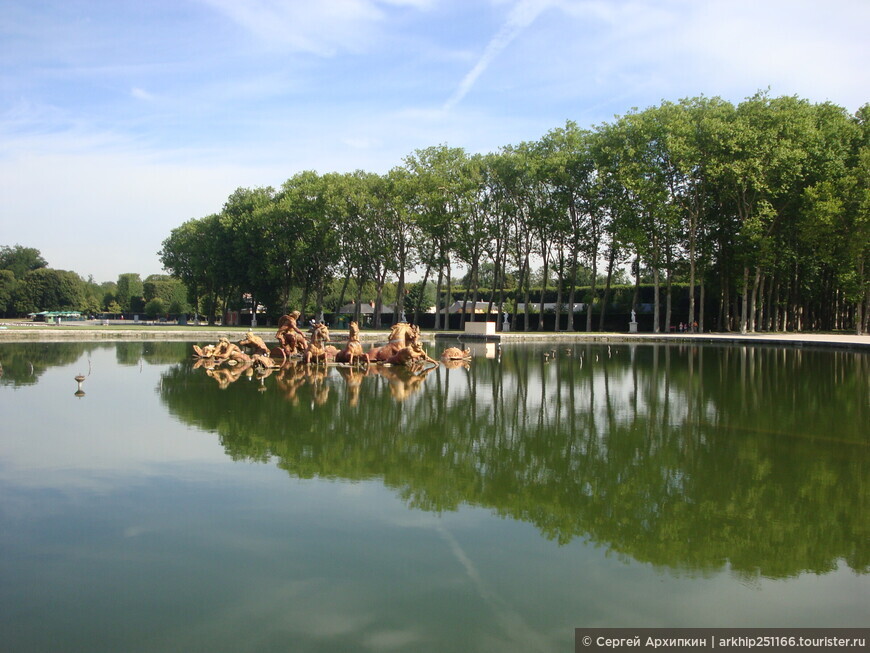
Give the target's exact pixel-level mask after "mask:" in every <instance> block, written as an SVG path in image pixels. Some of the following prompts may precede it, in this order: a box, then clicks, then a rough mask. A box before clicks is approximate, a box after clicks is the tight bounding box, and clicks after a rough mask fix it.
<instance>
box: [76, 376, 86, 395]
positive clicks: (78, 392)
mask: <svg viewBox="0 0 870 653" xmlns="http://www.w3.org/2000/svg"><path fill="white" fill-rule="evenodd" d="M84 382H85V376H84V374H79V375H78V376H76V383H78V384H79V387H78V390H76V392H75V395H76V397H84V396H85V391H84V390H82V383H84Z"/></svg>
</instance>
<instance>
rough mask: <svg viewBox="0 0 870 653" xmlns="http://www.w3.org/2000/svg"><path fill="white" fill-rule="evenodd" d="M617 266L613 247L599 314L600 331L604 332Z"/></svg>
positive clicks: (608, 262)
mask: <svg viewBox="0 0 870 653" xmlns="http://www.w3.org/2000/svg"><path fill="white" fill-rule="evenodd" d="M615 264H616V248H615V247H613V246H611V248H610V257H609V259H608V261H607V280H606V281H605V282H604V297H603V298H602V300H601V310H600V311H599V314H598V330H599V331H604V315H605V313H607V304H608V302H610V283H611V281H612V279H613V266H614V265H615Z"/></svg>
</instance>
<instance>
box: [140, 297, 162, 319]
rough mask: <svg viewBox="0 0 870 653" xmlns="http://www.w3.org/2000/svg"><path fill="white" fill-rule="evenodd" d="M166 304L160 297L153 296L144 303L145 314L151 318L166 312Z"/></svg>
mask: <svg viewBox="0 0 870 653" xmlns="http://www.w3.org/2000/svg"><path fill="white" fill-rule="evenodd" d="M166 309H167V304H166V302H165V301H163V299H161V298H160V297H154V298H153V299H151V300H149V301H148V302H147V303H146V304H145V315H147V316H148V318H149V319H151V320H153V319H155V318H157V317H159V316H161V315H165V314H166Z"/></svg>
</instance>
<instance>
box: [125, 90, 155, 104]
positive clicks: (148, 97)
mask: <svg viewBox="0 0 870 653" xmlns="http://www.w3.org/2000/svg"><path fill="white" fill-rule="evenodd" d="M130 95H132V96H133V97H134V98H136V99H137V100H145V101H146V102H151V101H152V100H154V96H153V95H152V94H151V93H149V92H148V91H146V90H145V89H142V88H137V87H134V88H132V89H130Z"/></svg>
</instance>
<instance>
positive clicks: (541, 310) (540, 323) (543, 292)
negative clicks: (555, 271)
mask: <svg viewBox="0 0 870 653" xmlns="http://www.w3.org/2000/svg"><path fill="white" fill-rule="evenodd" d="M547 250H548V248H547V244H546V243H545V242H544V239H543V238H542V239H541V251H542V252H543V253H544V270H543V272H544V275H543V283H542V284H541V301H540V307H539V310H538V331H543V330H544V299H545V296H546V294H547V277H548V276H549V274H548V273H549V270H548V268H547V263H548V262H549V257H548V256H547Z"/></svg>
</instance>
